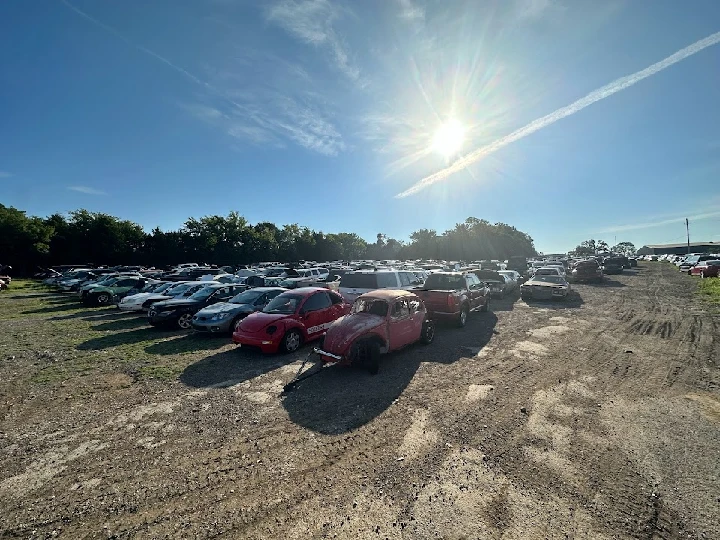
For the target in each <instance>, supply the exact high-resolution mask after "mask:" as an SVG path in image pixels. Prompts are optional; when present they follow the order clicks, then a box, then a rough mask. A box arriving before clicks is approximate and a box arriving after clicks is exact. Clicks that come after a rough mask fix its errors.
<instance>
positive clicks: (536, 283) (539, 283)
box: [525, 280, 567, 287]
mask: <svg viewBox="0 0 720 540" xmlns="http://www.w3.org/2000/svg"><path fill="white" fill-rule="evenodd" d="M525 285H532V286H535V287H567V285H565V284H564V283H548V282H547V281H533V280H530V281H528V282H526V283H525Z"/></svg>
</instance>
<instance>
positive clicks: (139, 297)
mask: <svg viewBox="0 0 720 540" xmlns="http://www.w3.org/2000/svg"><path fill="white" fill-rule="evenodd" d="M151 296H153V293H149V292H143V293H137V294H131V295H130V296H126V297H125V298H123V299H122V303H123V304H142V303H143V302H144V301H145V300H147V299H148V298H150V297H151ZM162 298H165V297H162Z"/></svg>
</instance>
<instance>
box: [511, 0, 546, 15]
mask: <svg viewBox="0 0 720 540" xmlns="http://www.w3.org/2000/svg"><path fill="white" fill-rule="evenodd" d="M555 4H556V3H555V2H554V0H515V10H516V12H517V14H518V15H519V16H520V17H521V18H524V19H536V18H538V17H540V16H542V15H543V14H545V13H546V12H547V11H548V10H549V9H550V8H551V7H554V6H555Z"/></svg>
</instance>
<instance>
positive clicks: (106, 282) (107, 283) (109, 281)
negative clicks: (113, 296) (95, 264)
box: [96, 277, 120, 287]
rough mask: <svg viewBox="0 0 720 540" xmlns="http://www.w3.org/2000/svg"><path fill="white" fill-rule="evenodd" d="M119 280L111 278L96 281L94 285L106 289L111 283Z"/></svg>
mask: <svg viewBox="0 0 720 540" xmlns="http://www.w3.org/2000/svg"><path fill="white" fill-rule="evenodd" d="M119 279H120V278H119V277H111V278H107V279H103V280H101V281H98V282H97V283H96V284H97V285H102V286H103V287H108V286H109V285H112V284H113V283H115V282H116V281H117V280H119Z"/></svg>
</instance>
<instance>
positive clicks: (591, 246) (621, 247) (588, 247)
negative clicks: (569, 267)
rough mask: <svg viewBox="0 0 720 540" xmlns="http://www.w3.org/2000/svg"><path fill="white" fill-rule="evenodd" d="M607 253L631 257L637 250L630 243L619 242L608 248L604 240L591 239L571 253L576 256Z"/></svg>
mask: <svg viewBox="0 0 720 540" xmlns="http://www.w3.org/2000/svg"><path fill="white" fill-rule="evenodd" d="M607 251H612V252H613V253H619V254H621V255H627V256H631V255H635V253H636V251H637V250H636V249H635V244H633V243H632V242H619V243H617V244H615V245H614V246H612V247H610V245H609V244H608V243H607V242H606V241H605V240H595V239H594V238H591V239H590V240H585V241H584V242H581V243H580V245H579V246H577V247H576V248H575V250H574V252H573V253H575V255H578V256H585V255H595V254H596V253H604V252H607Z"/></svg>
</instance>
